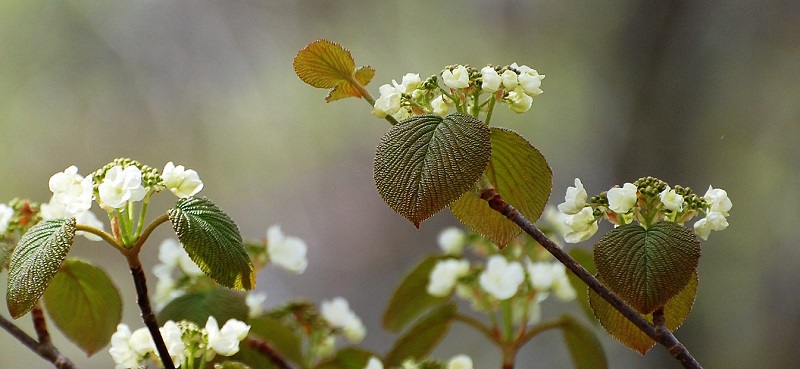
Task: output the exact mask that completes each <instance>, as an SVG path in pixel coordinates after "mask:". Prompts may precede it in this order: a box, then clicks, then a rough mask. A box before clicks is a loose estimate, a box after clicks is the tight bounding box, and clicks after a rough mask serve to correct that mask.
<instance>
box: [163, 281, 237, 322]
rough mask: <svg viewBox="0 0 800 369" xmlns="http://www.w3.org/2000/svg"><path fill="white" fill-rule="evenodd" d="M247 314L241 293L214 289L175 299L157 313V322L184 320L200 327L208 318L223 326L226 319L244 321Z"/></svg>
mask: <svg viewBox="0 0 800 369" xmlns="http://www.w3.org/2000/svg"><path fill="white" fill-rule="evenodd" d="M247 313H248V307H247V304H245V297H244V295H242V293H241V292H236V291H231V290H229V289H226V288H222V287H215V288H213V289H210V290H207V291H201V292H195V293H189V294H186V295H183V296H180V297H177V298H175V299H174V300H172V301H170V302H169V304H167V305H166V306H164V308H163V309H161V311H159V312H158V321H159V322H166V321H167V320H172V321H175V322H179V321H181V320H184V319H185V320H188V321H192V322H195V323H197V324H198V325H200V326H201V327H202V326H205V324H206V321H207V320H208V317H209V316H213V317H214V319H216V320H217V322H219V324H225V322H227V321H228V319H236V320H241V321H246V320H247Z"/></svg>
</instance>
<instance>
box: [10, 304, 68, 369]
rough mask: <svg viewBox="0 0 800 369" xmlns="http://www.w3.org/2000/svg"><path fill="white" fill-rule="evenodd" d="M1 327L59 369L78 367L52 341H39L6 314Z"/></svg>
mask: <svg viewBox="0 0 800 369" xmlns="http://www.w3.org/2000/svg"><path fill="white" fill-rule="evenodd" d="M0 327H2V328H3V329H5V330H6V332H8V334H10V335H11V336H13V337H14V338H16V339H17V341H19V342H20V343H22V344H23V345H25V346H26V347H28V348H29V349H30V350H31V351H33V352H35V353H36V354H37V355H39V356H41V357H42V358H43V359H45V360H47V361H49V362H51V363H53V366H55V367H56V368H58V369H77V367H76V366H75V364H73V363H72V362H71V361H70V360H69V359H67V357H66V356H64V355H62V354H61V352H59V351H58V349H56V348H55V346H53V345H52V344H51V343H49V342H47V343H39V342H37V341H36V340H35V339H34V338H33V337H31V336H29V335H28V334H27V333H25V332H24V331H23V330H22V329H19V327H17V326H16V325H14V323H12V322H11V321H9V320H7V319H6V318H5V317H4V316H2V315H0Z"/></svg>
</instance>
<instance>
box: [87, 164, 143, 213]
mask: <svg viewBox="0 0 800 369" xmlns="http://www.w3.org/2000/svg"><path fill="white" fill-rule="evenodd" d="M97 192H98V193H99V195H100V201H102V202H103V204H105V205H106V206H109V207H111V208H114V209H119V208H122V207H123V206H124V205H125V204H126V203H127V202H128V201H141V200H142V199H143V198H144V195H145V194H146V192H147V191H146V190H145V188H144V187H143V186H142V171H141V170H139V168H137V167H135V166H128V167H125V169H123V168H122V167H121V166H119V165H117V166H114V167H113V168H111V169H109V170H108V172H106V176H105V178H103V182H102V183H100V185H99V186H98V187H97Z"/></svg>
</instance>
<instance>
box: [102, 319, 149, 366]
mask: <svg viewBox="0 0 800 369" xmlns="http://www.w3.org/2000/svg"><path fill="white" fill-rule="evenodd" d="M108 353H109V354H110V355H111V358H112V359H113V360H114V364H116V366H115V367H114V368H115V369H136V368H138V367H139V363H140V362H141V361H142V356H141V355H139V354H138V353H137V352H136V351H135V350H134V349H133V348H132V347H131V329H130V328H129V327H128V325H127V324H119V325H117V331H116V332H114V334H112V335H111V347H110V348H109V349H108Z"/></svg>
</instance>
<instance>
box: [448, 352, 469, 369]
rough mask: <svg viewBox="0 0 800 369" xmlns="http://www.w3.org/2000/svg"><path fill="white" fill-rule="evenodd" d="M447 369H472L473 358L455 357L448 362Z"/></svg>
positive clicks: (465, 356)
mask: <svg viewBox="0 0 800 369" xmlns="http://www.w3.org/2000/svg"><path fill="white" fill-rule="evenodd" d="M447 369H472V358H470V357H469V356H467V355H456V356H453V357H452V358H451V359H450V360H449V361H448V362H447Z"/></svg>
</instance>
